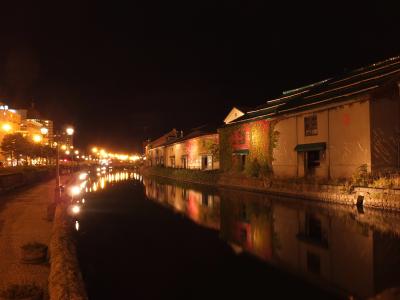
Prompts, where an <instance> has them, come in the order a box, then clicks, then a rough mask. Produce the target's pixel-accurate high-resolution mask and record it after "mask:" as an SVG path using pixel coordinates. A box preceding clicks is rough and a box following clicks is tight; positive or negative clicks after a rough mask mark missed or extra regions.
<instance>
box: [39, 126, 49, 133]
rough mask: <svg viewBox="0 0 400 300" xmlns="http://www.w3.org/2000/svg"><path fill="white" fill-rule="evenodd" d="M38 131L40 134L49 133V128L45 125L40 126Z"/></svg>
mask: <svg viewBox="0 0 400 300" xmlns="http://www.w3.org/2000/svg"><path fill="white" fill-rule="evenodd" d="M40 132H41V133H42V134H48V133H49V130H48V129H47V128H46V127H42V128H40Z"/></svg>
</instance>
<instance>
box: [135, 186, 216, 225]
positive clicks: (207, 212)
mask: <svg viewBox="0 0 400 300" xmlns="http://www.w3.org/2000/svg"><path fill="white" fill-rule="evenodd" d="M143 183H144V185H145V189H146V196H147V197H148V198H150V199H153V200H156V201H157V202H160V203H162V204H166V205H168V206H170V207H173V208H174V209H175V210H176V211H179V212H181V213H183V214H185V215H186V216H187V217H188V218H190V219H191V220H193V221H194V222H196V223H198V224H201V225H203V226H205V227H208V228H213V229H219V226H220V224H219V220H220V215H219V212H220V198H219V196H217V195H215V194H214V193H210V192H201V191H197V190H194V189H189V188H185V187H182V186H178V185H174V184H166V183H164V184H160V183H158V182H156V181H155V180H152V179H150V178H144V179H143Z"/></svg>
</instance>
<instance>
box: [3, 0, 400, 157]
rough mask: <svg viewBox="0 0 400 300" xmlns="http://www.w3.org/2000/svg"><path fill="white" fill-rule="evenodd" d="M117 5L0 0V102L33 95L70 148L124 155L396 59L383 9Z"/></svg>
mask: <svg viewBox="0 0 400 300" xmlns="http://www.w3.org/2000/svg"><path fill="white" fill-rule="evenodd" d="M102 2H103V1H102ZM124 2H125V1H118V2H117V1H104V3H96V2H84V1H80V2H73V1H66V2H64V4H62V3H61V1H53V2H51V3H50V2H49V3H47V4H46V5H43V6H41V5H40V4H38V3H37V2H35V1H32V4H31V5H26V4H21V3H16V4H15V6H14V7H6V6H5V5H4V4H2V7H1V10H0V37H1V41H0V97H1V99H2V100H4V101H5V102H7V103H8V104H9V105H10V106H12V107H24V106H25V107H26V106H29V105H30V103H31V101H32V99H33V100H34V102H35V106H36V108H37V109H38V110H39V111H40V112H41V113H42V114H43V117H46V118H50V119H53V120H55V122H56V123H57V124H58V125H61V124H64V123H70V124H73V125H74V126H75V128H76V133H77V135H76V143H77V144H78V145H80V146H81V147H84V146H88V145H94V144H100V145H102V146H105V147H108V148H111V149H112V148H114V149H124V150H130V151H132V150H140V149H141V142H142V141H143V140H144V139H145V138H155V137H157V136H158V135H160V134H162V133H164V132H165V131H167V130H169V129H171V128H174V127H175V128H177V129H188V128H192V127H195V126H199V125H202V124H205V123H208V122H212V123H222V121H223V119H224V117H225V116H226V114H227V113H228V112H229V110H230V109H231V108H232V106H234V105H239V106H247V107H254V106H257V105H260V104H262V103H263V102H264V101H265V100H266V99H268V98H270V97H274V96H277V95H278V94H279V93H281V92H282V91H283V90H287V89H292V88H296V87H298V86H301V85H305V84H308V83H311V82H313V81H319V80H322V79H325V78H327V77H331V76H332V75H337V74H340V73H342V72H344V71H346V70H349V69H352V68H354V67H359V66H363V65H365V64H369V63H373V62H375V61H379V60H382V59H385V58H387V57H390V56H396V55H400V38H399V29H400V26H399V25H400V18H399V17H398V12H399V11H398V9H397V7H395V6H390V5H389V4H385V5H383V4H375V5H372V4H366V3H362V4H359V5H358V6H355V5H354V6H353V7H350V6H349V4H347V5H343V6H341V5H339V4H338V2H325V1H323V5H320V6H316V5H309V6H307V5H306V4H305V3H304V1H301V5H298V6H294V5H293V4H292V3H291V2H289V1H287V2H286V1H280V2H279V3H280V5H279V6H277V5H273V6H272V5H271V3H273V2H272V1H232V0H231V1H210V2H207V1H186V2H185V3H186V4H182V3H180V4H172V2H171V1H160V2H157V1H139V2H133V1H132V3H137V4H132V3H129V4H128V3H126V4H124ZM347 2H348V3H350V1H347ZM380 2H383V1H380ZM83 3H84V4H83ZM217 3H218V4H217ZM329 3H331V4H329ZM376 3H378V1H376Z"/></svg>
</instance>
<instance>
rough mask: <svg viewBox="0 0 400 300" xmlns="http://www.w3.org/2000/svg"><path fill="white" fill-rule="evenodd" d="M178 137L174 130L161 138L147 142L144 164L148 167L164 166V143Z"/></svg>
mask: <svg viewBox="0 0 400 300" xmlns="http://www.w3.org/2000/svg"><path fill="white" fill-rule="evenodd" d="M177 137H178V131H177V130H176V129H175V128H174V129H172V130H171V131H169V132H167V133H166V134H164V135H163V136H161V137H159V138H157V139H155V140H153V141H148V143H147V145H146V146H145V154H146V163H147V165H149V166H165V156H164V151H165V143H167V142H168V141H171V140H173V139H176V138H177Z"/></svg>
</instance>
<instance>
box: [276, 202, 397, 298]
mask: <svg viewBox="0 0 400 300" xmlns="http://www.w3.org/2000/svg"><path fill="white" fill-rule="evenodd" d="M273 219H274V224H273V226H274V234H275V236H276V244H275V245H274V254H275V260H276V262H277V263H278V264H279V265H281V266H283V267H285V268H286V269H289V270H292V271H294V272H296V273H300V274H302V275H303V276H305V277H307V278H308V279H309V280H311V281H314V282H318V283H319V284H322V285H327V286H335V287H337V288H339V289H340V290H342V291H343V292H344V293H351V294H354V295H356V296H360V297H368V296H371V295H374V294H376V293H378V292H380V291H381V290H382V289H385V288H389V287H391V286H392V285H394V284H396V285H398V284H399V282H398V279H399V278H400V271H399V270H400V269H399V268H400V261H399V260H398V258H397V257H398V251H399V250H400V242H399V241H398V239H396V238H394V237H391V236H390V235H389V234H383V233H379V232H374V231H372V230H371V229H370V228H369V227H368V226H367V225H363V224H361V223H357V222H355V221H353V220H351V219H346V218H333V217H329V216H328V215H326V214H324V213H323V212H307V211H304V210H301V209H296V208H294V207H291V206H288V205H287V206H286V205H280V204H278V203H275V204H274V209H273ZM396 281H397V282H396Z"/></svg>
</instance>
